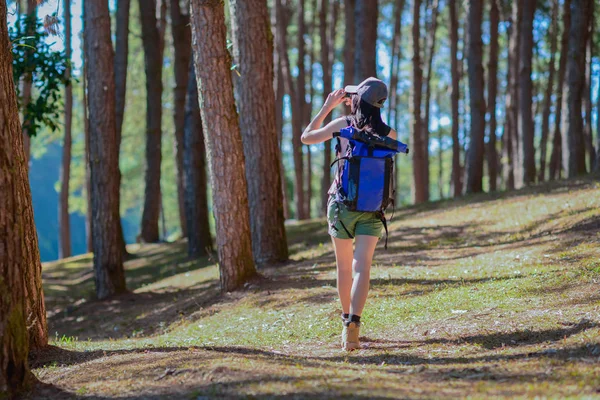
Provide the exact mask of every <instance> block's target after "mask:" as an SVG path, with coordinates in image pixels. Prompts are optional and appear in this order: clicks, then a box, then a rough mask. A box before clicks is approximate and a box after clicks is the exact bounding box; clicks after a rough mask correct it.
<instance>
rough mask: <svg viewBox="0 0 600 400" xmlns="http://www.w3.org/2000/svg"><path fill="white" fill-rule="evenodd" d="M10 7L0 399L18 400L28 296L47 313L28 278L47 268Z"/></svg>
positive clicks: (1, 88) (0, 90)
mask: <svg viewBox="0 0 600 400" xmlns="http://www.w3.org/2000/svg"><path fill="white" fill-rule="evenodd" d="M6 8H7V6H6V2H0V60H1V62H0V141H1V143H2V146H3V147H2V149H3V151H2V152H0V193H2V196H0V232H2V233H1V234H0V249H2V251H1V252H0V293H2V300H1V301H0V398H4V397H6V398H13V397H16V395H17V394H18V393H19V392H20V391H22V390H23V389H26V388H27V387H28V386H29V384H30V383H31V381H32V379H33V375H32V374H31V373H30V372H29V367H28V364H27V356H28V353H29V346H30V344H29V342H30V341H31V340H28V332H27V326H28V322H29V321H28V317H27V315H28V311H29V310H28V309H29V307H30V301H31V299H30V298H28V296H39V304H41V306H42V310H43V307H44V298H43V292H42V291H41V287H40V292H39V293H30V292H29V291H28V290H29V288H28V287H26V284H27V283H26V282H27V281H26V279H28V278H29V279H32V278H34V277H36V276H37V275H38V270H39V271H40V272H41V268H42V266H41V263H40V253H39V249H38V242H37V235H36V231H35V224H34V221H33V206H32V202H31V190H30V188H29V176H28V168H27V163H26V159H25V150H24V148H23V136H22V135H23V133H22V131H21V123H20V121H19V111H18V109H17V95H16V92H15V87H14V83H13V75H12V54H11V51H10V50H11V45H10V42H9V37H8V28H7V23H6V17H7V12H6ZM40 283H41V281H40ZM28 303H29V304H28ZM44 316H45V313H44ZM44 322H45V319H44ZM33 334H35V332H34V333H33Z"/></svg>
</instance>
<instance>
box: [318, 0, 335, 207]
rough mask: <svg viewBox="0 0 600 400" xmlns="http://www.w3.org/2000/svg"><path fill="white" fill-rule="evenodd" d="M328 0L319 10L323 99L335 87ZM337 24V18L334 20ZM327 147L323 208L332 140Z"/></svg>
mask: <svg viewBox="0 0 600 400" xmlns="http://www.w3.org/2000/svg"><path fill="white" fill-rule="evenodd" d="M329 3H330V2H329V1H328V0H320V10H319V36H320V39H321V69H322V71H323V99H326V98H327V95H328V94H329V92H330V91H332V89H333V85H332V76H331V72H332V69H331V56H330V52H331V47H332V43H331V40H332V39H331V38H330V37H328V34H327V33H328V32H327V14H328V12H327V7H328V5H329ZM332 23H333V25H335V19H333V20H332ZM331 117H332V115H331V113H329V114H328V115H327V117H325V120H324V121H323V126H325V125H327V124H328V123H330V122H331ZM324 147H325V149H324V153H323V179H322V180H321V210H327V200H328V199H329V194H328V192H329V187H330V186H331V141H330V140H328V141H327V142H325V146H324Z"/></svg>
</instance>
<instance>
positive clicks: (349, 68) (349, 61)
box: [344, 0, 358, 86]
mask: <svg viewBox="0 0 600 400" xmlns="http://www.w3.org/2000/svg"><path fill="white" fill-rule="evenodd" d="M355 8H356V0H344V86H345V85H352V84H354V83H355V80H354V54H355V53H356V42H355V36H356V35H355V31H354V29H353V27H354V26H356V24H355V23H354V9H355ZM356 84H358V82H356Z"/></svg>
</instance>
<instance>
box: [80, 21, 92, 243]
mask: <svg viewBox="0 0 600 400" xmlns="http://www.w3.org/2000/svg"><path fill="white" fill-rule="evenodd" d="M84 26H85V22H84ZM85 38H86V35H85V28H84V31H83V42H84V46H85V40H86V39H85ZM81 58H82V64H83V77H82V80H83V85H82V86H83V93H82V98H83V131H84V141H85V148H84V154H83V156H84V162H85V197H86V202H87V205H86V211H85V237H86V246H87V252H88V253H92V252H93V251H94V241H93V238H92V236H93V231H94V230H93V229H92V225H94V223H93V220H92V174H91V172H90V119H89V113H88V110H89V102H88V92H87V70H88V68H87V61H86V59H85V51H84V52H83V53H82V55H81Z"/></svg>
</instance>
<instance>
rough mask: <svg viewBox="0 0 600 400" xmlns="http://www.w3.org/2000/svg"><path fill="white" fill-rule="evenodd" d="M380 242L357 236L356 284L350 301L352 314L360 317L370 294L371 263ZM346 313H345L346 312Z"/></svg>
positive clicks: (353, 285)
mask: <svg viewBox="0 0 600 400" xmlns="http://www.w3.org/2000/svg"><path fill="white" fill-rule="evenodd" d="M378 240H379V238H378V237H376V236H366V235H357V236H356V249H355V250H354V262H353V269H354V282H353V284H352V293H351V300H350V312H349V313H350V314H351V315H357V316H360V315H361V314H362V312H363V308H364V307H365V302H366V301H367V295H368V294H369V280H370V277H371V263H372V262H373V253H374V252H375V246H376V245H377V241H378ZM344 312H345V311H344Z"/></svg>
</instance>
